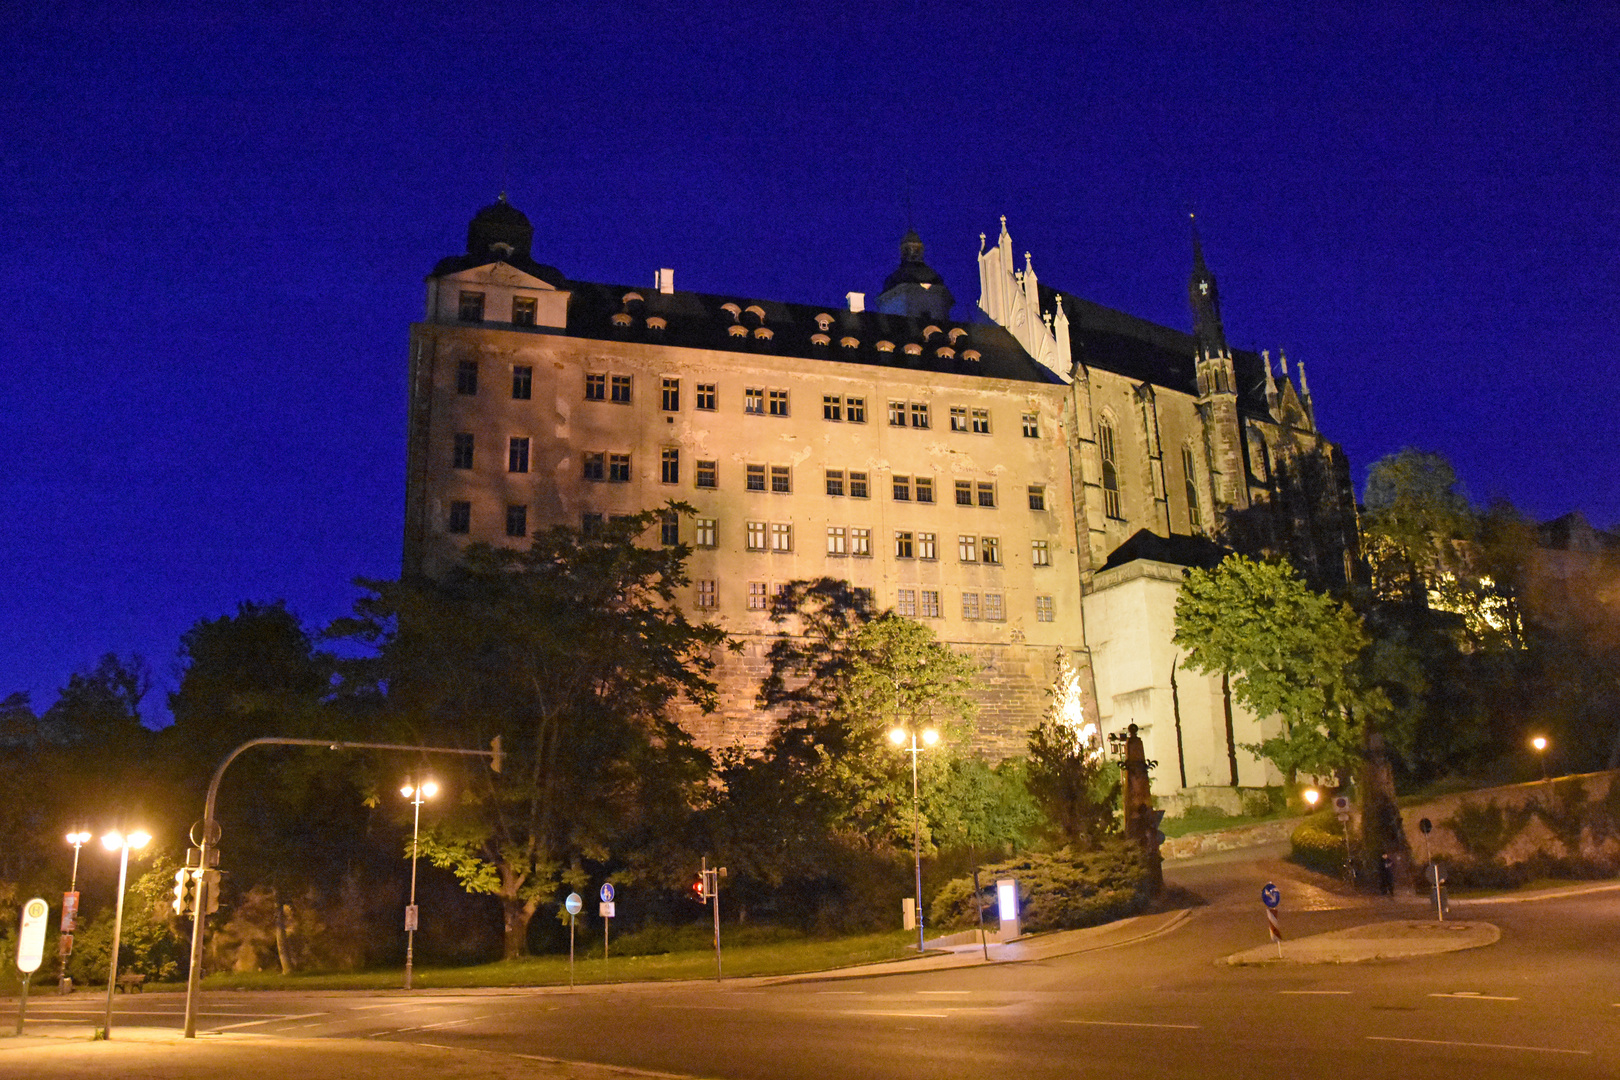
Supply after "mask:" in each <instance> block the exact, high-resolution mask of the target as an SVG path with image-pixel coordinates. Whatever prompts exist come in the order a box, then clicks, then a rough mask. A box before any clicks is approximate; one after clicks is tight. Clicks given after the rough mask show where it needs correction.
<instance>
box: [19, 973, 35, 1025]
mask: <svg viewBox="0 0 1620 1080" xmlns="http://www.w3.org/2000/svg"><path fill="white" fill-rule="evenodd" d="M33 978H34V973H33V972H32V971H28V972H24V973H23V985H22V997H21V998H19V999H18V1001H17V1034H19V1035H21V1034H22V1029H23V1018H24V1017H26V1016H27V1015H28V984H29V983H30V982H31V981H33Z"/></svg>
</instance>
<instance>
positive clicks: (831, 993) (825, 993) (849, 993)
mask: <svg viewBox="0 0 1620 1080" xmlns="http://www.w3.org/2000/svg"><path fill="white" fill-rule="evenodd" d="M816 996H817V997H865V996H866V991H865V990H817V991H816Z"/></svg>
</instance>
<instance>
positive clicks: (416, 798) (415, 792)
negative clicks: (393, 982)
mask: <svg viewBox="0 0 1620 1080" xmlns="http://www.w3.org/2000/svg"><path fill="white" fill-rule="evenodd" d="M399 793H400V794H401V795H403V796H405V797H406V798H407V799H409V800H411V806H413V807H414V808H415V818H414V819H413V820H412V822H411V902H410V905H409V906H408V907H406V908H405V989H407V990H409V989H410V988H411V967H412V964H413V963H414V961H415V959H416V955H415V954H416V840H417V837H418V836H419V835H420V834H421V831H422V804H423V803H424V802H426V801H427V800H428V799H431V798H433V796H435V795H437V794H438V793H439V785H438V784H435V783H434V782H433V781H432V780H424V781H422V782H421V783H420V784H414V785H413V784H412V783H411V782H410V781H409V780H407V781H405V786H404V787H402V788H400V789H399Z"/></svg>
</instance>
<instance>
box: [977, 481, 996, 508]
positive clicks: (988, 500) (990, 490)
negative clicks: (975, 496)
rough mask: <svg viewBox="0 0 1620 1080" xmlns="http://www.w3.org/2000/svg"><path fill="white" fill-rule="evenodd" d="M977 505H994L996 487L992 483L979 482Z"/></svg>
mask: <svg viewBox="0 0 1620 1080" xmlns="http://www.w3.org/2000/svg"><path fill="white" fill-rule="evenodd" d="M979 505H980V506H995V505H996V485H995V484H994V483H993V482H986V481H983V480H981V481H979Z"/></svg>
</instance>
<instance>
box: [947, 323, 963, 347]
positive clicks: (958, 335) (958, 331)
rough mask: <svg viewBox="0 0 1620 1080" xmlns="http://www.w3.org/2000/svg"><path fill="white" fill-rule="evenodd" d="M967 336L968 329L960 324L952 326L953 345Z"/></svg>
mask: <svg viewBox="0 0 1620 1080" xmlns="http://www.w3.org/2000/svg"><path fill="white" fill-rule="evenodd" d="M965 337H967V331H966V330H964V329H962V328H961V327H960V326H953V327H951V332H950V339H951V344H952V345H955V344H956V343H957V342H958V341H960V340H961V339H962V338H965Z"/></svg>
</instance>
